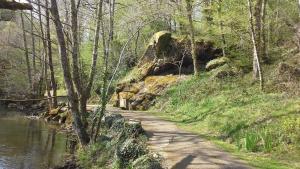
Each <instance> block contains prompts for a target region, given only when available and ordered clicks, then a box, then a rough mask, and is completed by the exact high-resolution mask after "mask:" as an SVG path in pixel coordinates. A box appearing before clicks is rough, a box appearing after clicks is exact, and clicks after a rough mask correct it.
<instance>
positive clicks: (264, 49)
mask: <svg viewBox="0 0 300 169" xmlns="http://www.w3.org/2000/svg"><path fill="white" fill-rule="evenodd" d="M267 1H268V0H263V4H262V5H263V7H262V14H261V15H262V16H261V20H262V21H261V23H262V27H261V29H262V30H261V33H262V39H261V41H262V61H263V62H264V63H268V62H269V55H268V47H267V44H268V42H267V32H266V15H267Z"/></svg>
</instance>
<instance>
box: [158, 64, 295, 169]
mask: <svg viewBox="0 0 300 169" xmlns="http://www.w3.org/2000/svg"><path fill="white" fill-rule="evenodd" d="M266 69H267V68H266ZM270 72H271V71H270ZM251 79H252V74H251V73H250V74H246V75H244V76H243V77H232V78H227V79H222V80H218V79H214V78H212V76H211V74H210V73H202V74H201V75H200V77H190V79H189V80H186V81H184V82H181V83H179V84H177V85H176V86H173V87H172V88H170V89H168V90H167V91H166V92H165V93H164V94H162V95H161V96H160V97H159V98H158V101H157V104H156V106H155V107H154V108H153V109H154V110H155V111H157V110H159V111H157V112H162V113H160V114H159V115H160V116H162V117H163V118H165V119H168V120H171V121H174V122H176V123H177V124H178V125H179V126H181V127H183V128H185V129H187V130H190V131H193V132H195V133H198V134H200V135H202V136H204V137H207V138H212V139H216V140H222V141H225V142H228V143H231V144H233V145H235V147H236V149H238V150H239V151H240V152H256V153H257V154H262V156H267V157H268V158H270V159H273V160H280V161H281V162H282V163H285V165H286V166H289V167H287V168H300V151H299V148H300V98H299V96H295V95H288V94H287V93H282V92H278V91H272V90H273V87H272V86H271V85H272V83H268V85H267V86H266V87H265V89H266V90H265V91H264V92H262V91H260V90H259V86H258V85H257V84H255V83H253V82H252V80H251ZM295 90H299V89H295ZM270 165H271V164H270ZM285 165H283V166H285ZM261 166H262V165H261ZM276 166H277V167H278V168H280V167H279V166H280V165H279V164H278V165H275V167H274V166H273V167H272V168H277V167H276ZM261 168H268V164H267V163H266V164H264V167H261ZM283 168H284V167H283Z"/></svg>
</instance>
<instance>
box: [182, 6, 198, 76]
mask: <svg viewBox="0 0 300 169" xmlns="http://www.w3.org/2000/svg"><path fill="white" fill-rule="evenodd" d="M185 3H186V12H187V19H188V21H189V35H190V41H191V53H192V58H193V65H194V75H195V76H197V75H198V74H199V64H198V61H197V55H196V44H195V30H194V24H193V18H192V15H193V4H192V3H193V2H192V0H185Z"/></svg>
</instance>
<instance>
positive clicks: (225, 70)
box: [213, 64, 239, 79]
mask: <svg viewBox="0 0 300 169" xmlns="http://www.w3.org/2000/svg"><path fill="white" fill-rule="evenodd" d="M238 73H239V72H238V70H237V68H235V67H232V66H230V65H229V64H225V65H223V66H221V67H219V68H217V69H214V70H213V77H214V78H217V79H224V78H227V77H233V76H237V75H238Z"/></svg>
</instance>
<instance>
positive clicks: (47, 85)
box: [38, 0, 52, 110]
mask: <svg viewBox="0 0 300 169" xmlns="http://www.w3.org/2000/svg"><path fill="white" fill-rule="evenodd" d="M46 3H48V2H47V1H46ZM46 6H47V7H48V5H47V4H46ZM45 10H48V9H45ZM38 17H39V23H40V31H41V39H42V42H43V51H44V53H43V67H42V68H43V69H42V72H43V73H42V74H43V77H44V78H43V80H44V84H45V87H46V93H47V97H48V98H51V97H52V96H51V92H50V87H49V84H48V59H47V58H48V52H47V42H46V38H45V34H44V27H43V21H42V11H41V1H40V0H38ZM42 84H43V83H42ZM48 109H49V110H51V109H52V101H51V99H48Z"/></svg>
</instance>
